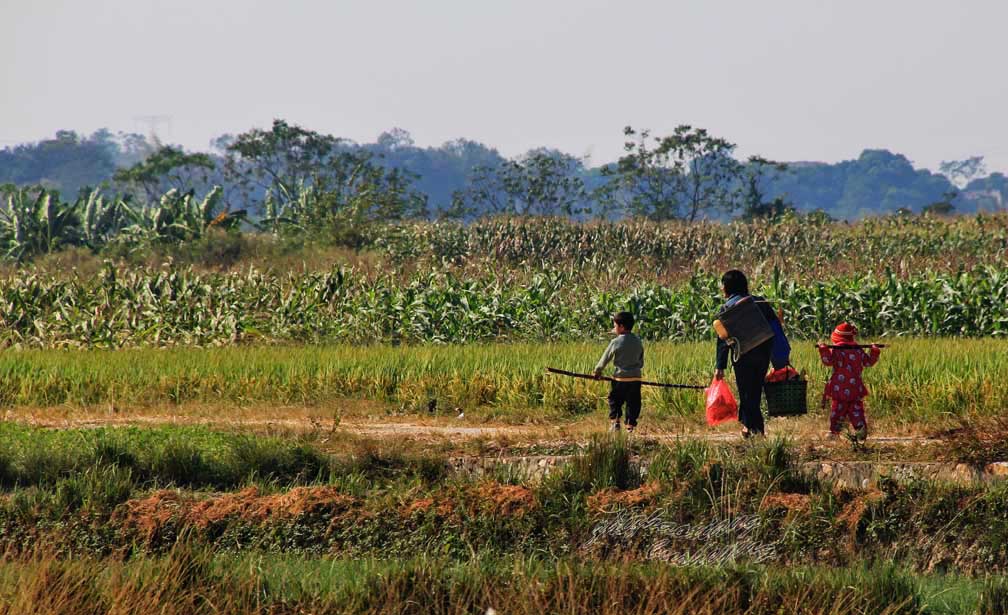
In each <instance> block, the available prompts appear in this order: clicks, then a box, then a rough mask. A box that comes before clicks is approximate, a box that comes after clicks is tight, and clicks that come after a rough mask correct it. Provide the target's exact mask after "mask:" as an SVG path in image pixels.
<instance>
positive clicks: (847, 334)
mask: <svg viewBox="0 0 1008 615" xmlns="http://www.w3.org/2000/svg"><path fill="white" fill-rule="evenodd" d="M856 335H857V327H855V326H854V325H852V324H849V323H846V322H842V323H840V324H839V325H837V328H836V329H833V335H831V336H830V341H831V342H833V343H834V344H836V345H837V346H840V345H842V344H853V343H854V336H856Z"/></svg>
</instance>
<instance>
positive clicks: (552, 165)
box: [450, 149, 591, 218]
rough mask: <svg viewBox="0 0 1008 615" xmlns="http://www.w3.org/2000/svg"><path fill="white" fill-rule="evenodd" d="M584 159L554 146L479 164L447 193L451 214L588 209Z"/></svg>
mask: <svg viewBox="0 0 1008 615" xmlns="http://www.w3.org/2000/svg"><path fill="white" fill-rule="evenodd" d="M582 173H584V163H583V162H582V161H581V160H579V159H577V158H574V157H573V156H568V155H566V154H562V153H560V152H556V151H550V150H542V149H540V150H532V151H530V152H528V153H527V154H525V155H524V156H522V157H520V158H517V159H514V160H505V161H504V162H503V163H502V164H500V165H497V166H492V167H491V166H480V167H477V168H476V169H475V170H474V172H473V177H472V179H471V180H470V182H469V185H468V186H467V187H466V188H465V189H464V190H460V191H457V192H456V193H455V195H454V197H453V199H452V201H453V207H452V209H451V210H450V214H451V215H452V216H453V217H460V218H470V217H473V216H478V215H481V214H491V215H500V214H506V215H518V216H561V215H564V216H577V215H581V214H585V213H590V212H591V208H590V206H589V204H588V200H589V195H588V191H587V189H586V188H585V184H584V180H583V179H582V178H581V174H582Z"/></svg>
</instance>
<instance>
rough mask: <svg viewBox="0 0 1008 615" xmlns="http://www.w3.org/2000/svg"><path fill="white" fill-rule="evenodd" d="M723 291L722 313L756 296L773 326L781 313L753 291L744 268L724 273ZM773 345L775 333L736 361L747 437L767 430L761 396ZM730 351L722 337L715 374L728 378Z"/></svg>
mask: <svg viewBox="0 0 1008 615" xmlns="http://www.w3.org/2000/svg"><path fill="white" fill-rule="evenodd" d="M721 291H722V292H723V293H724V296H725V303H724V305H722V306H721V309H720V310H719V311H718V315H721V314H723V313H724V312H725V310H727V309H728V308H730V307H732V306H733V305H735V304H736V303H738V302H739V301H741V300H743V299H746V298H748V297H752V301H754V302H755V303H756V305H757V307H759V309H760V312H761V313H762V314H763V316H764V317H765V318H766V319H767V322H768V323H770V324H771V327H772V326H773V323H775V322H776V321H777V315H776V314H774V311H773V309H772V308H771V307H770V304H769V303H767V301H766V300H765V299H763V297H758V296H752V295H750V294H749V280H747V279H746V277H745V274H744V273H742V272H741V271H739V270H737V269H732V270H731V271H726V272H725V274H724V275H723V276H721ZM773 347H774V338H773V337H771V338H770V339H768V340H766V341H764V342H762V343H761V344H759V345H758V346H755V347H754V348H752V349H750V350H748V351H747V352H745V353H743V354H741V355H740V356H739V357H738V359H737V360H736V361H735V362H734V364H733V365H732V367H733V368H734V370H735V384H736V385H737V386H738V392H739V422H741V423H742V437H743V438H748V437H749V436H751V435H754V434H755V435H763V432H764V427H763V412H762V411H761V410H760V398H761V397H762V395H763V382H764V381H765V380H766V374H767V369H768V368H769V367H770V354H771V352H772V351H773ZM730 354H731V348H730V347H729V346H728V343H727V342H726V341H725V340H724V339H721V338H720V337H719V338H718V341H717V362H716V363H715V368H716V369H715V371H714V378H716V379H718V380H721V379H722V378H724V370H725V369H726V368H727V367H728V357H729V355H730Z"/></svg>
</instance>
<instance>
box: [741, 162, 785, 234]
mask: <svg viewBox="0 0 1008 615" xmlns="http://www.w3.org/2000/svg"><path fill="white" fill-rule="evenodd" d="M787 169H788V166H787V165H786V164H784V163H783V162H774V161H772V160H767V159H766V158H763V157H761V156H750V157H749V160H748V161H747V162H746V164H745V166H744V167H743V170H742V173H741V176H742V177H741V182H742V188H741V200H742V218H743V219H745V220H755V219H760V218H762V219H777V218H780V217H782V216H785V215H787V214H793V213H794V212H795V208H794V205H792V204H790V203H786V202H785V201H784V198H783V197H781V196H778V197H776V198H774V199H773V200H771V201H767V197H766V194H767V184H768V183H769V182H772V181H773V180H774V179H775V178H776V177H778V176H779V175H780V174H781V173H784V172H785V171H787Z"/></svg>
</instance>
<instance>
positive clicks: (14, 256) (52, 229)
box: [0, 188, 80, 262]
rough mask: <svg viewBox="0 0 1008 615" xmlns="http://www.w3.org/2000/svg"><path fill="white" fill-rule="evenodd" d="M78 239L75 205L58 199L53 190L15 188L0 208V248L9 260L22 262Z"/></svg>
mask: <svg viewBox="0 0 1008 615" xmlns="http://www.w3.org/2000/svg"><path fill="white" fill-rule="evenodd" d="M79 239H80V219H79V217H78V215H77V208H76V207H75V206H74V205H72V204H69V203H65V202H63V201H61V200H60V198H59V194H58V193H56V192H50V191H48V190H45V189H30V188H22V189H17V190H14V191H11V192H10V193H9V194H8V195H7V203H6V206H4V207H0V250H2V251H3V254H4V256H5V257H6V258H8V259H11V260H16V261H19V262H20V261H24V260H27V259H29V258H31V257H33V256H36V255H38V254H48V253H50V252H54V251H56V250H59V249H60V248H62V247H63V246H67V245H74V244H76V243H78V241H79Z"/></svg>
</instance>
